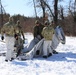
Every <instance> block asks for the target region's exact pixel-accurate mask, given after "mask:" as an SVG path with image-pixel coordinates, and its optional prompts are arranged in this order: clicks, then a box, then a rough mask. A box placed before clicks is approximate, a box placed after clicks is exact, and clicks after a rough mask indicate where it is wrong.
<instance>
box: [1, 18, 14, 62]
mask: <svg viewBox="0 0 76 75" xmlns="http://www.w3.org/2000/svg"><path fill="white" fill-rule="evenodd" d="M14 25H15V24H14V22H13V17H9V21H8V22H7V23H5V24H4V25H3V27H2V29H1V34H2V37H1V39H2V40H4V39H3V37H4V34H5V41H6V46H7V52H6V59H5V61H6V62H8V60H10V61H12V60H13V59H14V58H15V56H14V54H13V50H14V42H15V38H14Z"/></svg>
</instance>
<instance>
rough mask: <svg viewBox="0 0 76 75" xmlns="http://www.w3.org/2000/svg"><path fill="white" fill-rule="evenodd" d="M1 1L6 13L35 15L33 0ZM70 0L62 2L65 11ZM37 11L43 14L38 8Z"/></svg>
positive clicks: (40, 14) (39, 14)
mask: <svg viewBox="0 0 76 75" xmlns="http://www.w3.org/2000/svg"><path fill="white" fill-rule="evenodd" d="M1 1H2V5H3V7H4V9H5V11H6V13H9V14H10V15H15V14H21V15H24V16H27V17H28V16H31V17H32V16H33V17H35V12H34V7H33V6H34V5H33V0H1ZM68 1H69V0H63V3H61V2H60V4H62V5H63V7H64V11H65V9H66V7H67V5H68ZM72 1H74V0H72ZM51 5H53V4H51ZM67 9H68V8H67ZM37 12H38V14H37V15H38V16H42V13H41V12H40V13H39V10H37Z"/></svg>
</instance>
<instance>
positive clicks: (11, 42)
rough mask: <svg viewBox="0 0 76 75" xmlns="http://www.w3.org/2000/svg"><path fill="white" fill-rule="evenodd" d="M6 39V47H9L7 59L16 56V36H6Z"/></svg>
mask: <svg viewBox="0 0 76 75" xmlns="http://www.w3.org/2000/svg"><path fill="white" fill-rule="evenodd" d="M5 41H6V47H7V52H6V60H11V58H14V43H15V38H14V37H10V36H6V37H5Z"/></svg>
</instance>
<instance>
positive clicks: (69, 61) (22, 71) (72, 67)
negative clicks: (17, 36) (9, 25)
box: [0, 33, 76, 75]
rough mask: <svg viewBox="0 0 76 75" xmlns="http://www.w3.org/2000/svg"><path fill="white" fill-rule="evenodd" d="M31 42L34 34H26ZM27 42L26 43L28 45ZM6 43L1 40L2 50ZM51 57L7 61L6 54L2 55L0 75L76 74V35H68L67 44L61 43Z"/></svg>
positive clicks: (0, 49)
mask: <svg viewBox="0 0 76 75" xmlns="http://www.w3.org/2000/svg"><path fill="white" fill-rule="evenodd" d="M25 37H26V38H27V39H28V41H26V43H30V41H31V40H32V39H33V36H32V35H31V34H30V33H27V34H25ZM26 43H25V45H26ZM6 50H7V48H6V44H5V43H4V42H1V41H0V52H2V51H6ZM56 51H58V52H59V53H58V54H53V55H52V56H51V57H48V58H47V59H44V58H42V57H38V58H34V59H32V60H26V61H20V60H17V59H15V60H13V61H12V62H11V61H8V62H5V56H0V75H75V74H76V37H68V36H66V44H65V45H63V44H61V43H60V44H59V46H58V47H57V49H56Z"/></svg>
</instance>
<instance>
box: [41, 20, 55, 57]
mask: <svg viewBox="0 0 76 75" xmlns="http://www.w3.org/2000/svg"><path fill="white" fill-rule="evenodd" d="M54 32H55V31H54V28H53V27H52V26H50V24H49V22H47V21H46V22H45V27H44V28H43V31H42V35H43V37H44V43H43V58H47V57H48V56H52V52H53V50H52V48H51V43H52V37H53V34H54ZM48 52H49V53H48Z"/></svg>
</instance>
